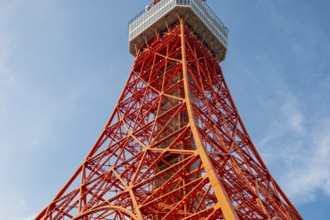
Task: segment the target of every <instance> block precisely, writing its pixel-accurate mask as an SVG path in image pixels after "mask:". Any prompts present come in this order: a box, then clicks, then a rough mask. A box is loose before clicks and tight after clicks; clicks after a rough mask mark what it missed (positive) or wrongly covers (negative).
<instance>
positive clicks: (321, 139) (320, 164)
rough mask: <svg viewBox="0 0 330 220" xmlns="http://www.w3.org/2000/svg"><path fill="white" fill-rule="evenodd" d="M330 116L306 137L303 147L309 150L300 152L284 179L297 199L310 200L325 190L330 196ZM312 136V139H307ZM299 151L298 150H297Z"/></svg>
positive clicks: (290, 193) (289, 191)
mask: <svg viewBox="0 0 330 220" xmlns="http://www.w3.org/2000/svg"><path fill="white" fill-rule="evenodd" d="M329 123H330V118H328V119H326V120H325V121H323V122H321V123H319V125H318V126H317V127H315V128H314V129H313V131H312V133H311V134H310V135H309V136H307V137H306V140H305V141H306V144H305V145H304V146H302V147H304V148H307V149H308V151H307V152H306V153H304V154H298V155H297V156H296V158H295V159H296V161H295V164H294V166H292V167H290V172H289V173H288V174H287V175H286V177H285V179H286V181H284V183H285V187H286V189H287V191H288V193H289V195H290V196H292V197H293V198H294V199H296V200H297V201H302V202H309V201H311V200H314V199H315V193H317V192H323V193H326V194H327V195H328V196H330V190H329V189H330V187H329V186H330V184H329V183H330V170H329V167H330V160H329V158H330V126H329ZM308 138H311V140H310V141H308V140H307V139H308ZM297 153H298V152H297Z"/></svg>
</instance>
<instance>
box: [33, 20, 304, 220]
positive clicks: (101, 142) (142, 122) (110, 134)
mask: <svg viewBox="0 0 330 220" xmlns="http://www.w3.org/2000/svg"><path fill="white" fill-rule="evenodd" d="M143 48H144V49H143V50H140V51H139V53H138V55H137V58H136V60H135V63H134V65H133V68H132V70H131V73H130V75H129V78H128V81H127V83H126V85H125V88H124V90H123V92H122V94H121V95H120V98H119V100H118V103H117V105H116V107H115V109H114V111H113V113H112V115H111V117H110V119H109V121H108V123H107V124H106V126H105V128H104V130H103V131H102V133H101V135H100V137H99V139H98V140H97V142H96V143H95V145H94V146H93V147H92V149H91V151H90V152H89V154H88V155H87V157H86V159H85V160H84V161H83V163H82V165H81V166H80V167H79V168H78V170H77V171H76V173H75V174H74V175H73V177H72V178H71V179H70V180H69V182H68V183H67V184H66V185H65V186H64V188H63V189H62V190H61V191H60V192H59V193H58V195H57V196H56V197H55V198H54V200H53V201H52V202H51V203H50V204H49V205H48V206H47V207H46V208H45V209H44V210H43V211H42V212H41V213H40V214H39V215H38V217H37V218H36V219H38V220H46V219H47V220H51V219H54V220H55V219H56V220H57V219H75V220H78V219H81V220H82V219H84V220H85V219H150V220H160V219H244V220H246V219H272V218H274V217H279V218H281V219H302V218H301V217H300V215H299V213H298V212H297V211H296V209H295V208H294V206H293V205H292V204H291V202H290V201H289V199H288V198H287V197H286V196H285V194H284V193H283V191H282V190H281V189H280V187H279V186H278V184H277V183H276V182H275V180H274V179H273V178H272V176H271V174H270V173H269V171H268V170H267V168H266V165H265V164H264V162H263V161H262V159H261V157H260V155H259V154H258V152H257V150H256V148H255V147H254V145H253V143H252V142H251V139H250V137H249V135H248V133H247V131H246V129H245V127H244V125H243V123H242V120H241V118H240V116H239V114H238V111H237V109H236V106H235V104H234V102H233V100H232V97H231V96H230V92H229V90H228V87H227V85H226V82H225V79H224V77H223V74H222V71H221V68H220V66H219V64H218V62H217V60H216V59H215V58H214V57H213V56H212V53H211V52H210V51H209V50H208V49H206V47H204V46H203V40H202V39H198V38H197V37H196V36H195V35H194V34H193V31H192V29H191V28H190V27H188V25H187V24H185V22H184V21H183V20H180V23H178V24H176V25H174V26H173V27H171V28H168V31H167V32H165V33H162V34H159V33H157V34H156V35H155V37H154V38H153V39H151V40H149V41H148V42H146V44H145V45H144V47H143Z"/></svg>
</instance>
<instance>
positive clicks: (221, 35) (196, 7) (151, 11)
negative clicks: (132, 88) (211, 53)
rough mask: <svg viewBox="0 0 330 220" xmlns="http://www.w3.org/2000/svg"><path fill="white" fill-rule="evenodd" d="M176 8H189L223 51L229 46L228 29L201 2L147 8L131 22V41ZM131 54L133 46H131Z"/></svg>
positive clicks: (171, 0) (165, 0) (183, 0)
mask: <svg viewBox="0 0 330 220" xmlns="http://www.w3.org/2000/svg"><path fill="white" fill-rule="evenodd" d="M175 8H187V9H190V10H192V11H193V12H194V14H195V15H196V16H197V17H198V18H199V20H200V21H201V22H202V23H203V25H204V26H206V28H207V29H208V30H209V31H210V32H211V33H212V35H214V37H215V38H216V39H217V40H218V41H219V43H221V45H222V46H223V49H225V50H226V49H227V45H228V42H227V40H228V32H229V31H228V28H227V27H226V26H225V25H224V23H223V22H222V21H221V20H220V19H219V18H218V16H217V15H216V14H215V13H214V12H213V11H212V10H211V8H210V7H209V6H208V5H207V4H206V3H205V2H203V1H201V0H162V1H160V2H158V3H157V4H156V5H154V6H153V7H151V8H150V7H146V9H145V10H143V11H142V12H141V13H139V14H138V15H137V16H136V17H135V18H133V19H132V20H131V21H129V41H130V44H131V43H132V41H133V43H134V39H136V38H138V37H139V36H140V35H141V34H143V33H144V32H145V31H147V30H148V29H149V28H152V27H153V26H154V24H155V23H157V22H159V20H160V19H162V18H164V17H165V16H167V15H168V13H169V12H171V11H172V10H174V9H175ZM130 50H131V53H133V54H134V52H133V51H132V45H131V46H130Z"/></svg>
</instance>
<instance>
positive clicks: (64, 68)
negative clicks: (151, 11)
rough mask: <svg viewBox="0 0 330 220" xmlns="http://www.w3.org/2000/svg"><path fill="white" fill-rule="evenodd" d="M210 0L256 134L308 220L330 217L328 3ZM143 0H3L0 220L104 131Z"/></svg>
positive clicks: (41, 199) (24, 219) (48, 185)
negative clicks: (131, 23)
mask: <svg viewBox="0 0 330 220" xmlns="http://www.w3.org/2000/svg"><path fill="white" fill-rule="evenodd" d="M207 2H208V4H209V5H210V6H211V7H212V9H213V10H214V11H215V12H216V14H217V15H218V16H219V17H220V18H221V19H222V20H223V21H224V23H225V24H226V25H227V26H228V28H229V30H230V34H229V49H228V54H227V58H226V60H225V61H224V62H223V63H222V64H221V66H222V67H223V71H224V74H225V78H226V80H227V83H228V85H229V88H230V90H231V93H232V96H233V98H234V100H235V103H236V105H237V107H238V110H239V112H240V114H241V117H242V119H243V121H244V123H245V125H246V127H247V129H248V131H249V133H250V136H251V138H252V140H253V142H254V143H255V145H256V146H257V148H258V150H259V152H260V153H261V155H262V157H263V158H264V160H265V162H266V164H267V165H268V167H269V169H270V170H271V172H272V174H273V176H274V177H275V178H276V179H277V181H278V182H279V184H280V185H281V187H282V188H283V190H284V191H285V192H286V194H287V195H288V196H289V197H290V198H291V200H292V201H293V203H294V204H295V205H296V207H297V208H298V210H299V211H300V213H301V214H302V216H303V217H304V218H305V219H318V220H322V219H329V214H327V209H329V207H330V160H329V158H330V95H329V94H330V67H329V61H330V43H329V36H330V24H329V20H330V13H329V12H330V1H326V0H308V1H307V0H300V1H287V0H276V1H274V0H255V1H232V0H231V1H228V0H227V1H225V0H222V1H219V0H208V1H207ZM148 3H149V2H148V1H128V0H122V1H111V0H98V1H91V0H69V1H67V0H66V1H65V0H29V1H28V0H1V1H0V151H1V154H0V155H1V160H0V176H1V181H0V219H5V220H28V219H32V218H33V217H34V216H35V215H36V214H37V213H38V212H40V211H41V210H42V208H43V207H44V206H45V205H46V204H47V203H48V202H50V200H51V199H52V198H53V197H54V196H55V194H56V193H57V192H58V191H59V189H60V188H61V187H62V186H63V185H64V183H65V182H66V181H67V180H68V178H69V177H70V176H71V175H72V174H73V172H74V171H75V169H76V168H77V167H78V166H79V165H80V163H81V162H82V160H83V159H84V157H85V155H86V154H87V152H88V151H89V149H90V148H91V147H92V145H93V143H94V141H95V140H96V138H97V137H98V135H99V133H100V132H101V130H102V129H103V126H104V125H105V123H106V121H107V118H108V117H109V115H110V113H111V112H112V109H113V107H114V105H115V103H116V101H117V99H118V97H119V94H120V92H121V90H122V88H123V86H124V83H125V81H126V79H127V77H128V74H129V71H130V68H131V66H132V64H133V57H132V56H131V55H130V54H129V53H128V42H127V23H128V21H129V20H130V19H131V18H133V17H134V16H135V15H136V14H137V13H138V12H140V11H141V10H142V9H143V8H144V6H145V5H146V4H148Z"/></svg>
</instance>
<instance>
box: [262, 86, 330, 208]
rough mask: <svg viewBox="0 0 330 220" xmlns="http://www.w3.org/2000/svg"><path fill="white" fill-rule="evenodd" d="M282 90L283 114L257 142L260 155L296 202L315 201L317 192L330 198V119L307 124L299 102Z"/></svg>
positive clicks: (280, 114)
mask: <svg viewBox="0 0 330 220" xmlns="http://www.w3.org/2000/svg"><path fill="white" fill-rule="evenodd" d="M281 91H282V92H280V94H281V95H280V96H282V97H281V98H282V99H281V100H284V101H283V103H282V106H281V107H280V109H281V110H282V111H281V112H279V114H278V117H276V118H275V119H274V120H273V121H272V123H271V124H270V125H269V131H268V133H267V134H266V136H265V138H264V139H262V140H261V141H260V142H259V143H258V146H262V147H263V148H262V149H261V154H262V156H263V158H264V159H265V161H266V162H267V163H268V164H269V166H270V168H271V170H272V171H275V172H278V173H280V175H277V177H275V179H277V181H278V182H279V183H280V185H281V186H282V187H283V189H284V191H285V192H286V193H287V195H288V196H289V197H290V198H292V199H293V200H294V201H295V203H307V202H310V201H314V199H315V196H316V193H317V192H323V193H325V194H327V195H329V196H330V169H329V168H330V160H329V158H330V118H326V119H323V120H320V121H318V122H313V123H311V124H307V123H306V122H305V120H306V118H305V115H304V113H303V111H302V110H301V109H300V107H299V103H298V101H297V99H296V98H295V97H294V96H293V95H292V94H291V93H290V91H288V90H285V92H283V90H281ZM279 164H281V166H279Z"/></svg>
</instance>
